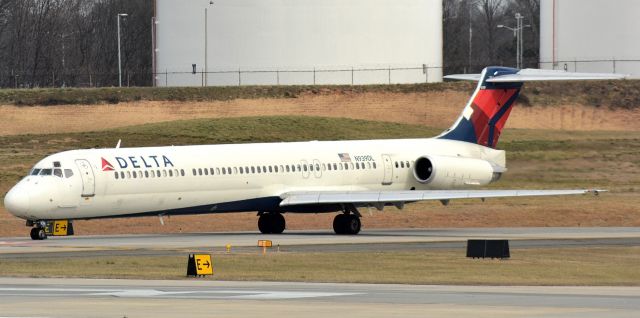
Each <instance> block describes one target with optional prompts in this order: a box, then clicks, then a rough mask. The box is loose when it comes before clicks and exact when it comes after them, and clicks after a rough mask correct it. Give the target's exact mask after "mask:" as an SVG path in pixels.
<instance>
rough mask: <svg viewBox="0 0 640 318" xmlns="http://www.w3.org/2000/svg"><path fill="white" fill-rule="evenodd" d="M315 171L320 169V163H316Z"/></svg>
mask: <svg viewBox="0 0 640 318" xmlns="http://www.w3.org/2000/svg"><path fill="white" fill-rule="evenodd" d="M316 171H320V165H319V164H317V163H316Z"/></svg>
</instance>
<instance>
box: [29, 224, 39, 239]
mask: <svg viewBox="0 0 640 318" xmlns="http://www.w3.org/2000/svg"><path fill="white" fill-rule="evenodd" d="M29 235H30V236H31V239H32V240H39V238H38V228H37V227H34V228H32V229H31V233H29Z"/></svg>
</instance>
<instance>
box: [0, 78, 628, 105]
mask: <svg viewBox="0 0 640 318" xmlns="http://www.w3.org/2000/svg"><path fill="white" fill-rule="evenodd" d="M474 85H475V83H471V82H446V83H428V84H401V85H356V86H347V85H317V86H242V87H237V86H229V87H125V88H108V87H107V88H43V89H4V90H0V104H12V105H19V106H20V105H24V106H34V105H44V106H48V105H80V104H81V105H96V104H118V103H121V102H136V101H227V100H234V99H259V98H296V97H298V96H301V95H306V94H313V95H317V94H325V95H331V94H351V93H403V94H404V93H423V92H433V91H444V90H454V91H464V92H469V91H472V90H473V87H474ZM567 92H577V94H573V93H572V94H567ZM518 102H519V104H520V105H523V106H531V105H547V106H549V105H567V104H580V105H589V106H594V107H611V108H622V109H635V108H637V107H638V106H640V81H639V80H625V81H589V82H546V83H528V84H527V85H526V87H525V89H524V90H523V93H522V95H521V96H520V98H519V101H518Z"/></svg>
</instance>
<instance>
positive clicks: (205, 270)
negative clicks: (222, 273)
mask: <svg viewBox="0 0 640 318" xmlns="http://www.w3.org/2000/svg"><path fill="white" fill-rule="evenodd" d="M194 260H195V265H196V275H213V262H212V261H211V255H209V254H194Z"/></svg>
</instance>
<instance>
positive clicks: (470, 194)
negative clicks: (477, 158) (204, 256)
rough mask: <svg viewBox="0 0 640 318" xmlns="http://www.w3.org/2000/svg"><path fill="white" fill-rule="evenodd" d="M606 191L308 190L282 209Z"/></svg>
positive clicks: (290, 196) (288, 196)
mask: <svg viewBox="0 0 640 318" xmlns="http://www.w3.org/2000/svg"><path fill="white" fill-rule="evenodd" d="M604 191H606V190H419V191H418V190H414V191H305V192H287V193H283V194H282V195H281V196H280V198H281V199H282V201H281V202H280V206H292V205H315V204H341V203H343V204H348V203H351V204H357V205H372V206H381V205H384V204H387V203H388V204H401V203H405V202H415V201H429V200H441V201H448V200H452V199H472V198H480V199H486V198H502V197H533V196H552V195H572V194H588V193H593V194H596V195H597V194H598V193H600V192H604Z"/></svg>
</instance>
